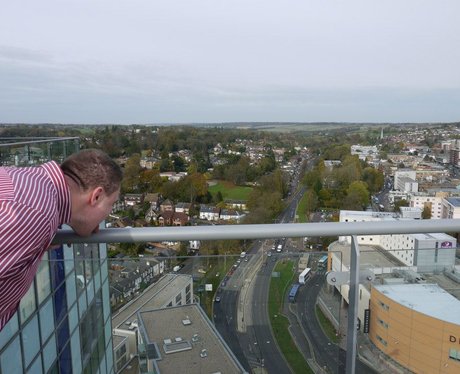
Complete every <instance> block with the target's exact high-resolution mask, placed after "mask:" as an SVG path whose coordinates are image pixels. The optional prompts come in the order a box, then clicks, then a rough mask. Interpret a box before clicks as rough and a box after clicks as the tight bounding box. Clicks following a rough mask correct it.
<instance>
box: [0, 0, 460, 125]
mask: <svg viewBox="0 0 460 374" xmlns="http://www.w3.org/2000/svg"><path fill="white" fill-rule="evenodd" d="M233 121H286V122H289V121H300V122H315V121H356V122H450V121H460V1H458V0H430V1H426V0H384V1H383V0H382V1H372V0H348V1H346V0H342V1H334V0H325V1H320V0H314V1H313V0H296V1H294V0H283V1H281V0H278V1H274V0H263V1H254V0H209V1H207V0H202V1H195V0H184V1H177V0H165V1H163V0H129V1H128V0H40V1H36V0H31V1H21V0H18V1H4V2H3V3H2V6H1V11H0V122H27V123H38V122H54V123H88V124H90V123H126V124H128V123H177V122H180V123H191V122H233Z"/></svg>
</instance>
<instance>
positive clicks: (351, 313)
mask: <svg viewBox="0 0 460 374" xmlns="http://www.w3.org/2000/svg"><path fill="white" fill-rule="evenodd" d="M358 295H359V246H358V238H357V237H356V235H352V236H351V259H350V290H349V293H348V325H347V363H346V373H347V374H354V373H355V369H356V348H357V337H358V331H357V324H358Z"/></svg>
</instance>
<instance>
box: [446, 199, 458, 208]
mask: <svg viewBox="0 0 460 374" xmlns="http://www.w3.org/2000/svg"><path fill="white" fill-rule="evenodd" d="M446 200H447V201H448V202H449V203H450V204H452V205H453V206H454V207H460V198H459V197H448V198H447V199H446Z"/></svg>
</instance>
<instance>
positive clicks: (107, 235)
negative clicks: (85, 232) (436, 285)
mask: <svg viewBox="0 0 460 374" xmlns="http://www.w3.org/2000/svg"><path fill="white" fill-rule="evenodd" d="M440 232H450V233H453V232H460V219H439V220H404V219H399V220H396V221H388V222H385V221H383V222H382V221H379V222H324V223H323V222H322V223H283V224H279V223H278V224H257V225H215V226H213V225H211V226H182V227H142V228H108V229H102V230H101V231H100V232H98V233H97V234H93V235H91V236H89V237H81V236H78V235H76V234H75V233H74V232H73V231H72V230H65V229H64V230H59V231H58V233H57V235H56V237H55V238H54V241H53V243H54V244H59V243H132V242H151V241H166V240H168V241H187V240H220V239H267V238H283V237H289V238H295V237H306V236H308V237H319V236H347V235H385V234H422V233H440Z"/></svg>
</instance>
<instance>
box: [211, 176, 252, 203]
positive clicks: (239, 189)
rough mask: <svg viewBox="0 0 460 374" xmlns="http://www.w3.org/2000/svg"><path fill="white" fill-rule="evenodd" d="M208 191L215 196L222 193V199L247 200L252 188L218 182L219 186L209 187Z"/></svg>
mask: <svg viewBox="0 0 460 374" xmlns="http://www.w3.org/2000/svg"><path fill="white" fill-rule="evenodd" d="M208 191H209V192H210V193H211V194H212V195H213V196H215V195H216V194H217V192H219V191H220V193H221V194H222V197H223V198H224V200H225V199H230V200H247V199H248V196H249V193H250V192H251V191H252V187H244V186H235V185H234V184H233V183H231V182H227V181H218V182H217V184H214V185H212V186H209V188H208Z"/></svg>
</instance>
